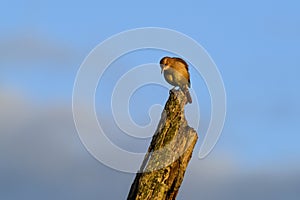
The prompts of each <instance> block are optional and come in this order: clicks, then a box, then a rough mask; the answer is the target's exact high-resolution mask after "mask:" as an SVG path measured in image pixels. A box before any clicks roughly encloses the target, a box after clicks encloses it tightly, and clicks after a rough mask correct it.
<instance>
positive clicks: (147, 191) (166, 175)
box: [127, 89, 198, 200]
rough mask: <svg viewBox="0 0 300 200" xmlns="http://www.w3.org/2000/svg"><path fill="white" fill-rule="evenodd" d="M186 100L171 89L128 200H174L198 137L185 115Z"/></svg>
mask: <svg viewBox="0 0 300 200" xmlns="http://www.w3.org/2000/svg"><path fill="white" fill-rule="evenodd" d="M186 102H187V100H186V97H185V95H184V94H183V92H182V91H181V90H175V89H173V90H170V96H169V99H168V101H167V103H166V105H165V108H164V110H163V112H162V114H161V119H160V122H159V124H158V127H157V130H156V132H155V134H154V135H153V137H152V141H151V144H150V146H149V148H148V152H147V153H146V155H145V158H144V161H143V163H142V165H141V168H140V171H139V172H138V173H137V174H136V177H135V179H134V181H133V183H132V185H131V188H130V191H129V194H128V197H127V200H148V199H155V200H171V199H172V200H174V199H175V198H176V195H177V193H178V190H179V187H180V185H181V183H182V180H183V177H184V173H185V170H186V168H187V165H188V162H189V161H190V159H191V156H192V153H193V149H194V146H195V144H196V142H197V139H198V136H197V133H196V131H195V130H194V129H193V128H191V127H189V126H188V124H187V121H186V119H185V115H184V106H185V104H186Z"/></svg>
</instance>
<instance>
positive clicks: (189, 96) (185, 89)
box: [183, 87, 192, 103]
mask: <svg viewBox="0 0 300 200" xmlns="http://www.w3.org/2000/svg"><path fill="white" fill-rule="evenodd" d="M183 92H184V94H185V96H186V98H187V101H188V102H189V103H192V97H191V94H190V92H189V89H188V88H187V87H184V88H183Z"/></svg>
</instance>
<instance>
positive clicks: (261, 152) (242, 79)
mask: <svg viewBox="0 0 300 200" xmlns="http://www.w3.org/2000/svg"><path fill="white" fill-rule="evenodd" d="M299 7H300V3H299V2H298V1H296V0H294V1H291V0H287V1H268V0H263V1H258V0H254V1H249V2H245V1H234V0H229V1H178V2H177V1H163V2H162V1H151V2H141V1H123V2H122V1H120V2H117V1H105V2H97V1H95V2H93V1H86V2H74V1H63V2H61V1H49V2H43V3H42V2H39V1H34V0H32V1H5V2H2V3H1V8H0V13H1V14H0V89H1V90H0V92H2V93H3V95H6V93H18V95H17V96H18V97H20V96H21V97H22V98H24V99H26V101H28V102H30V104H33V105H36V106H37V107H39V108H46V109H50V110H51V108H52V106H53V105H62V106H63V107H66V108H68V109H70V108H71V99H72V89H73V83H74V80H75V76H76V72H77V70H78V69H79V67H80V65H81V63H82V62H83V60H84V58H85V57H86V56H87V55H88V53H89V52H90V51H91V50H92V49H93V48H94V47H95V46H96V45H98V44H99V43H100V42H102V41H103V40H105V39H106V38H108V37H110V36H112V35H114V34H117V33H119V32H121V31H125V30H128V29H133V28H140V27H148V26H151V27H163V28H170V29H174V30H176V31H179V32H182V33H184V34H186V35H188V36H190V37H191V38H193V39H195V40H196V41H197V42H198V43H200V44H201V45H202V46H203V47H204V48H205V49H206V50H207V51H208V53H209V54H210V56H211V57H212V59H213V60H214V61H215V63H216V64H217V66H218V68H219V70H220V73H221V75H222V77H223V81H224V84H225V88H226V92H227V118H226V123H225V127H224V131H223V134H222V136H221V139H220V141H219V143H218V144H217V146H216V149H215V151H216V152H227V153H228V154H230V156H231V157H232V159H233V160H234V162H235V163H238V164H237V165H238V166H240V168H246V169H262V168H264V167H266V168H268V167H269V166H272V165H279V166H281V165H282V166H286V167H287V168H289V167H295V168H297V167H298V166H299V164H300V162H299V161H300V159H299V158H300V145H299V141H300V135H299V130H300V127H299V122H300V104H299V102H300V92H299V86H300V79H299V77H298V76H299V74H300V61H299V52H300V13H299ZM147 54H148V55H147ZM161 55H162V54H161V52H154V51H153V52H152V51H149V52H144V53H143V52H141V53H140V54H139V53H136V54H133V55H129V56H128V58H124V59H123V60H122V62H124V63H127V65H126V69H129V68H130V66H132V65H137V64H143V63H147V62H157V61H158V60H159V59H160V56H161ZM191 72H193V70H191ZM120 73H121V72H120ZM191 77H192V87H197V86H199V87H201V89H199V91H203V94H197V95H199V97H201V98H202V97H203V99H204V100H203V104H202V106H203V107H204V114H203V116H205V117H207V116H208V115H209V113H208V111H207V110H206V109H205V108H207V107H209V100H208V98H209V96H208V94H207V91H205V86H204V85H203V80H201V77H198V76H196V75H193V74H191ZM158 90H159V91H158V92H159V94H161V95H163V92H164V91H163V90H160V89H158ZM137 95H139V92H138V93H137ZM140 95H142V91H140ZM97 98H98V99H99V98H100V99H101V97H99V96H97ZM164 98H166V96H164ZM137 99H141V97H137ZM99 101H100V100H99ZM164 101H165V99H162V98H157V99H155V100H153V101H151V102H150V101H149V102H148V101H147V105H148V104H151V103H153V102H158V103H161V104H163V103H164ZM106 103H108V102H106ZM98 106H99V110H100V109H101V108H102V107H103V106H102V107H101V105H98ZM138 106H141V105H140V104H138ZM138 110H140V112H141V111H145V110H143V109H138ZM46 112H48V111H46ZM99 112H101V110H100V111H99ZM133 115H134V116H135V118H136V119H137V120H140V121H139V122H140V123H144V122H147V119H148V118H147V117H146V116H145V117H144V118H139V116H143V115H144V113H139V112H138V111H137V110H135V111H134V112H133ZM107 116H108V119H110V117H109V116H110V115H109V114H107ZM31 123H33V122H31ZM200 139H201V138H200ZM78 148H82V147H78ZM195 158H196V156H195Z"/></svg>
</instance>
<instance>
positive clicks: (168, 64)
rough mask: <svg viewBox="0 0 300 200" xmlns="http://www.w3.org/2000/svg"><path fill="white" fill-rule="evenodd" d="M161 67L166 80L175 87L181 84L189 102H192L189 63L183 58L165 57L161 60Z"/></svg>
mask: <svg viewBox="0 0 300 200" xmlns="http://www.w3.org/2000/svg"><path fill="white" fill-rule="evenodd" d="M160 67H161V72H164V77H165V79H166V81H167V82H168V83H170V84H171V85H173V86H175V87H176V86H179V87H180V89H181V90H182V91H183V92H184V93H185V95H186V97H187V100H188V102H189V103H192V98H191V95H190V93H189V90H188V87H191V82H190V73H189V68H188V64H187V63H186V62H185V61H184V60H183V59H181V58H176V57H173V58H171V57H164V58H162V59H161V60H160Z"/></svg>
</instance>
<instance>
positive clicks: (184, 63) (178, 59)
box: [173, 57, 189, 71]
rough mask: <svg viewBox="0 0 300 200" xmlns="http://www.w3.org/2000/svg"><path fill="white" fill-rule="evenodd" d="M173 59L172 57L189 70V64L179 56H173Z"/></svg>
mask: <svg viewBox="0 0 300 200" xmlns="http://www.w3.org/2000/svg"><path fill="white" fill-rule="evenodd" d="M173 59H174V60H175V61H178V62H181V63H182V64H183V65H184V67H185V69H186V70H187V71H189V65H188V64H187V63H186V62H185V61H184V60H183V59H181V58H176V57H174V58H173Z"/></svg>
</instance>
